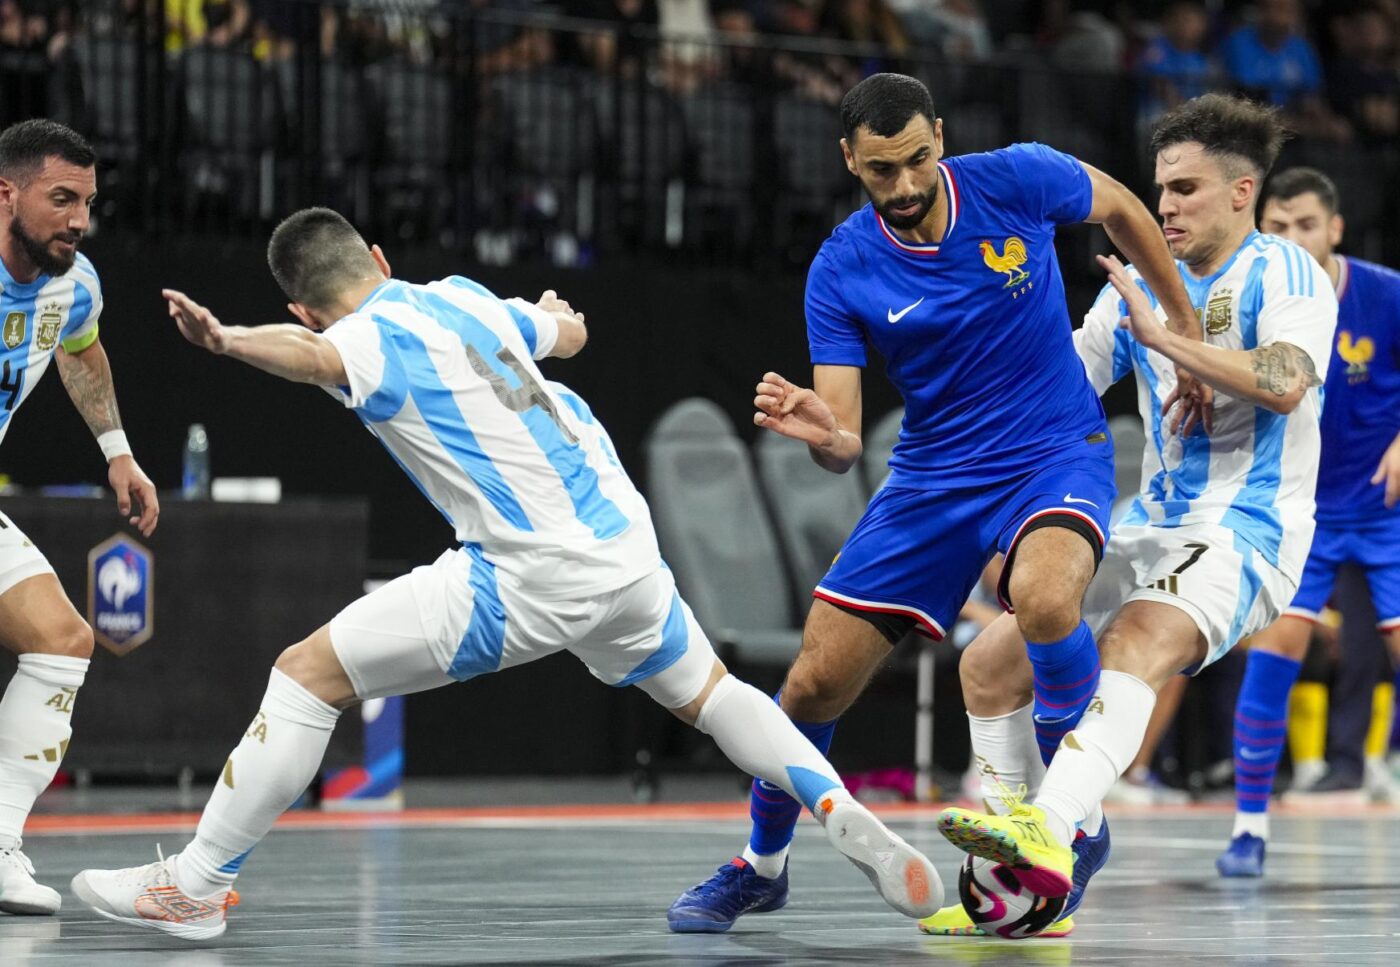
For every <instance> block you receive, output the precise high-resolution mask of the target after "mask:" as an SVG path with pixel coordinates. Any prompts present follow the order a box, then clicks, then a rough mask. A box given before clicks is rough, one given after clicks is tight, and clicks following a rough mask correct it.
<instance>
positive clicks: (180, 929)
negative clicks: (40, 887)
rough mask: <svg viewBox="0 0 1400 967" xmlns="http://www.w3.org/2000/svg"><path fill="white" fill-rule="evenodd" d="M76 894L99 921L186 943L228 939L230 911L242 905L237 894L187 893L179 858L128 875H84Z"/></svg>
mask: <svg viewBox="0 0 1400 967" xmlns="http://www.w3.org/2000/svg"><path fill="white" fill-rule="evenodd" d="M73 892H74V893H75V894H77V897H78V899H79V900H82V901H83V902H84V903H86V904H87V905H88V906H90V907H92V909H93V911H94V912H95V913H97V915H98V916H101V917H106V918H107V919H108V920H115V921H116V922H117V923H129V924H131V925H132V926H135V927H150V928H152V929H153V930H161V931H164V932H165V933H168V934H171V935H172V936H176V937H179V938H181V939H182V940H213V939H214V938H215V937H217V936H219V935H220V934H222V933H223V932H224V928H225V927H227V926H228V922H227V919H228V908H229V907H231V906H233V905H234V904H236V903H237V902H238V893H237V891H235V890H225V891H224V892H222V893H216V894H214V895H213V896H209V897H192V896H189V895H188V894H186V893H184V892H183V891H182V890H181V889H180V888H179V887H178V886H176V885H175V857H174V856H169V857H166V856H162V857H161V858H160V859H159V860H157V861H156V862H154V863H149V864H147V865H146V866H135V867H132V868H130V869H125V870H83V871H82V872H81V873H79V874H78V875H77V876H75V877H73Z"/></svg>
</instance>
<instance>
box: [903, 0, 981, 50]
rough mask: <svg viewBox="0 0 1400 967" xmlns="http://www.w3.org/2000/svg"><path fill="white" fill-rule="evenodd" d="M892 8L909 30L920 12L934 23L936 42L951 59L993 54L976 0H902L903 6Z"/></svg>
mask: <svg viewBox="0 0 1400 967" xmlns="http://www.w3.org/2000/svg"><path fill="white" fill-rule="evenodd" d="M911 8H912V9H911ZM895 9H896V11H897V12H898V13H899V14H900V16H901V17H902V18H903V19H904V22H905V24H906V26H909V27H910V29H911V31H912V30H913V25H914V23H916V22H917V20H918V17H919V15H920V14H921V15H922V16H924V17H926V18H928V20H929V21H931V22H932V23H934V24H936V25H937V29H938V41H937V42H938V45H939V46H940V47H941V48H942V49H943V53H944V54H946V55H948V56H949V57H950V58H952V59H953V60H961V61H980V60H986V59H987V58H988V57H990V56H992V32H991V29H990V28H989V26H988V24H987V18H986V16H985V14H984V13H983V12H982V8H981V6H980V5H979V4H978V2H977V0H939V2H937V3H925V2H922V0H912V2H911V0H904V6H903V7H900V6H898V5H895ZM915 11H918V13H917V14H916V12H915Z"/></svg>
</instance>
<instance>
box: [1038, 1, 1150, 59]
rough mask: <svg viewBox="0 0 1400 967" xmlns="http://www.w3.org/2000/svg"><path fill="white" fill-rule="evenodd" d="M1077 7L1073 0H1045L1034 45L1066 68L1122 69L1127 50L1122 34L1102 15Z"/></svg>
mask: <svg viewBox="0 0 1400 967" xmlns="http://www.w3.org/2000/svg"><path fill="white" fill-rule="evenodd" d="M1076 6H1077V5H1076V4H1072V3H1071V2H1070V0H1045V2H1044V3H1043V4H1042V5H1041V8H1040V20H1039V23H1038V25H1037V27H1036V31H1035V38H1034V45H1035V47H1036V48H1038V49H1039V50H1041V51H1043V52H1044V53H1045V55H1046V56H1047V57H1048V59H1049V61H1050V63H1051V64H1053V65H1054V66H1056V67H1059V68H1061V69H1063V70H1067V71H1117V70H1122V69H1123V67H1124V66H1125V58H1126V54H1125V52H1126V50H1127V41H1126V40H1125V39H1124V37H1123V34H1122V33H1121V32H1119V30H1118V28H1117V27H1116V26H1114V24H1113V22H1112V21H1111V20H1109V19H1108V18H1107V17H1105V16H1104V15H1103V14H1101V13H1097V12H1095V11H1092V10H1080V9H1076Z"/></svg>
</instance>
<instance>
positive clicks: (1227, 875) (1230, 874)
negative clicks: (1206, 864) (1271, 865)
mask: <svg viewBox="0 0 1400 967" xmlns="http://www.w3.org/2000/svg"><path fill="white" fill-rule="evenodd" d="M1215 871H1216V872H1217V873H1219V874H1220V875H1221V877H1222V878H1224V879H1226V880H1258V879H1260V878H1262V877H1263V876H1264V868H1263V867H1262V866H1261V867H1260V868H1259V870H1258V871H1257V872H1255V871H1252V870H1238V869H1236V870H1227V869H1225V868H1224V867H1222V866H1221V865H1220V864H1219V863H1216V864H1215Z"/></svg>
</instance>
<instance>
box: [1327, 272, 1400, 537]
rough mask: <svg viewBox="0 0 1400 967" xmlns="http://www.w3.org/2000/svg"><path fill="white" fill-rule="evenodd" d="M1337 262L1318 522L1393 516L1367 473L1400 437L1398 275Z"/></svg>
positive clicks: (1369, 473) (1383, 497) (1381, 491)
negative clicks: (1334, 328) (1334, 333)
mask: <svg viewBox="0 0 1400 967" xmlns="http://www.w3.org/2000/svg"><path fill="white" fill-rule="evenodd" d="M1337 259H1338V261H1339V262H1340V263H1341V276H1340V277H1339V278H1338V280H1337V304H1338V307H1337V338H1336V343H1335V344H1334V346H1333V349H1332V361H1331V364H1330V365H1329V366H1328V367H1327V381H1326V383H1325V384H1324V385H1323V400H1324V403H1323V407H1322V457H1321V462H1320V466H1319V469H1318V474H1317V519H1318V520H1319V521H1323V520H1325V521H1333V522H1341V521H1350V520H1365V519H1368V518H1373V517H1377V516H1380V515H1384V514H1390V513H1394V512H1393V511H1387V510H1386V509H1385V487H1384V486H1383V485H1381V484H1372V483H1371V475H1372V474H1373V473H1375V472H1376V466H1377V465H1378V464H1379V463H1380V462H1381V456H1382V455H1383V454H1384V453H1385V451H1386V448H1387V447H1388V446H1390V444H1391V442H1392V441H1393V440H1394V439H1395V436H1396V434H1397V433H1400V272H1395V271H1393V270H1391V269H1388V268H1385V267H1384V266H1381V265H1376V264H1374V263H1371V262H1363V261H1362V260H1360V259H1353V258H1345V257H1343V256H1338V257H1337Z"/></svg>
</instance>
